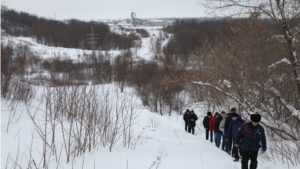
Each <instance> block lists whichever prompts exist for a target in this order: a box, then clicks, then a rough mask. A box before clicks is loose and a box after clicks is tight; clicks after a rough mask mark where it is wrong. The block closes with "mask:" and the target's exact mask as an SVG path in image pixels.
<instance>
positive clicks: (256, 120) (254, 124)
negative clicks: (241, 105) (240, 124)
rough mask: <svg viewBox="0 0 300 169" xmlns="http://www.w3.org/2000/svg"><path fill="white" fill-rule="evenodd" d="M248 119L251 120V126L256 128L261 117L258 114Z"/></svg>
mask: <svg viewBox="0 0 300 169" xmlns="http://www.w3.org/2000/svg"><path fill="white" fill-rule="evenodd" d="M250 118H251V122H252V124H253V126H257V124H258V123H259V122H260V120H261V116H260V114H258V113H257V114H251V116H250Z"/></svg>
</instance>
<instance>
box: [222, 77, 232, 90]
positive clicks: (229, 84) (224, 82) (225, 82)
mask: <svg viewBox="0 0 300 169" xmlns="http://www.w3.org/2000/svg"><path fill="white" fill-rule="evenodd" d="M223 84H224V85H226V86H227V87H228V88H230V87H231V83H230V82H229V81H228V80H226V79H224V80H223Z"/></svg>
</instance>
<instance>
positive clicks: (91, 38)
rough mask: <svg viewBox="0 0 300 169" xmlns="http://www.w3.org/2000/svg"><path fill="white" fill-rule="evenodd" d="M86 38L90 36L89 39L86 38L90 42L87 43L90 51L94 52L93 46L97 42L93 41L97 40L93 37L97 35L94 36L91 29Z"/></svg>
mask: <svg viewBox="0 0 300 169" xmlns="http://www.w3.org/2000/svg"><path fill="white" fill-rule="evenodd" d="M86 35H87V36H90V38H87V39H88V40H90V41H89V42H88V43H89V44H91V50H93V51H94V49H95V44H97V42H95V40H97V39H98V38H95V36H98V34H94V30H93V27H92V32H91V33H90V34H86Z"/></svg>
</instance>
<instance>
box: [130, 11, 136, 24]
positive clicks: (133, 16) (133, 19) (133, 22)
mask: <svg viewBox="0 0 300 169" xmlns="http://www.w3.org/2000/svg"><path fill="white" fill-rule="evenodd" d="M135 19H136V13H134V12H131V20H132V25H133V26H136V20H135Z"/></svg>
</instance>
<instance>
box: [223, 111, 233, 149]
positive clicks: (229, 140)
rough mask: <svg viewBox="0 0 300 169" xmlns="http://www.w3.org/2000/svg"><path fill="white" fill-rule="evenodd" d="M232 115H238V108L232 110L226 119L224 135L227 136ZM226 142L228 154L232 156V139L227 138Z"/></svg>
mask: <svg viewBox="0 0 300 169" xmlns="http://www.w3.org/2000/svg"><path fill="white" fill-rule="evenodd" d="M232 113H236V108H231V110H230V114H229V115H228V117H227V118H226V121H225V125H224V133H225V134H226V133H227V130H228V127H229V124H230V122H231V121H232V118H231V114H232ZM226 140H227V153H228V154H229V155H231V153H232V152H231V150H232V141H233V140H232V137H228V138H226Z"/></svg>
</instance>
